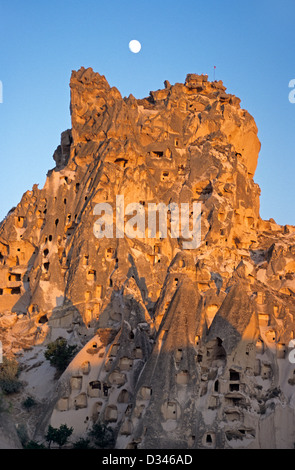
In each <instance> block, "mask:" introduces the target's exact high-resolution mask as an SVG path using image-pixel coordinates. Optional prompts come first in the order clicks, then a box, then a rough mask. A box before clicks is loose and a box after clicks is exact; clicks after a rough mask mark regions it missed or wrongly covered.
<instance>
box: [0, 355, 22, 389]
mask: <svg viewBox="0 0 295 470" xmlns="http://www.w3.org/2000/svg"><path fill="white" fill-rule="evenodd" d="M19 374H20V368H19V365H18V362H17V361H16V360H15V359H8V358H7V357H3V362H2V364H0V389H1V390H2V392H3V393H4V394H5V395H9V394H12V393H17V392H19V391H20V389H21V388H22V382H21V381H20V380H19V379H18V377H19Z"/></svg>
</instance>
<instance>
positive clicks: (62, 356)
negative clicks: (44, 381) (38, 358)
mask: <svg viewBox="0 0 295 470" xmlns="http://www.w3.org/2000/svg"><path fill="white" fill-rule="evenodd" d="M76 353H77V346H69V345H68V344H67V340H66V339H65V338H57V340H55V341H53V342H52V343H49V344H48V346H47V348H46V351H45V353H44V356H45V359H47V360H48V361H49V362H50V364H51V365H52V366H53V367H55V368H56V369H57V371H58V372H63V371H64V370H65V369H66V368H67V366H68V365H69V363H70V362H71V360H72V359H73V357H74V356H75V355H76Z"/></svg>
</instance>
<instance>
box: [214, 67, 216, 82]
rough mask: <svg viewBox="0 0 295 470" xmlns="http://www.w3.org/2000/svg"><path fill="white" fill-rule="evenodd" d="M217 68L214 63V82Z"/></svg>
mask: <svg viewBox="0 0 295 470" xmlns="http://www.w3.org/2000/svg"><path fill="white" fill-rule="evenodd" d="M215 70H216V65H214V82H215Z"/></svg>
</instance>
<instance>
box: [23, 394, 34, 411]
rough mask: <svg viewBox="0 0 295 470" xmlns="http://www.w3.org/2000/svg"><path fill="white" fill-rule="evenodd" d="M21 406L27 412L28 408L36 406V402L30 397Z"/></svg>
mask: <svg viewBox="0 0 295 470" xmlns="http://www.w3.org/2000/svg"><path fill="white" fill-rule="evenodd" d="M22 405H23V407H24V408H26V409H27V410H29V409H30V408H32V406H35V405H36V402H35V400H34V398H32V397H27V398H26V399H25V400H24V401H23V402H22Z"/></svg>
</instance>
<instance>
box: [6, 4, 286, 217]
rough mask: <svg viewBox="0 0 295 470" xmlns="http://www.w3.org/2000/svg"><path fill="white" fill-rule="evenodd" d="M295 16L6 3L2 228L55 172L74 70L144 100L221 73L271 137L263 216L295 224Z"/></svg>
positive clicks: (223, 7)
mask: <svg viewBox="0 0 295 470" xmlns="http://www.w3.org/2000/svg"><path fill="white" fill-rule="evenodd" d="M294 14H295V0H281V1H280V2H279V1H277V0H276V1H273V0H245V1H241V0H210V1H208V0H202V1H200V0H157V1H155V0H137V1H135V0H131V1H129V0H79V1H77V0H58V1H57V0H0V80H1V82H2V85H3V103H1V104H0V159H1V173H0V220H1V219H2V218H3V217H5V215H6V214H7V212H8V211H9V210H10V209H11V207H12V206H15V205H17V203H18V202H19V201H20V199H21V197H22V194H23V193H24V192H25V191H26V190H29V189H31V188H32V186H33V184H35V183H37V184H39V188H42V187H43V185H44V182H45V178H46V173H47V171H48V170H49V169H51V168H53V167H54V165H55V163H54V161H53V159H52V155H53V152H54V150H55V148H56V147H57V146H58V145H59V142H60V134H61V132H62V131H64V130H65V129H68V128H70V127H71V122H70V112H69V104H70V92H69V80H70V76H71V71H72V70H77V69H79V68H80V67H81V66H84V67H92V68H93V70H94V71H95V72H99V73H100V74H102V75H105V77H106V78H107V80H108V82H109V83H110V85H111V86H116V87H117V88H118V89H119V90H120V92H121V94H122V95H123V96H128V95H129V94H130V93H132V94H133V95H134V96H135V97H136V98H143V97H145V96H148V94H149V91H150V90H157V89H159V88H163V82H164V80H166V79H167V80H169V81H170V83H172V84H173V83H175V82H182V83H183V82H184V80H185V77H186V75H187V74H188V73H207V74H208V75H209V80H213V78H214V77H213V70H214V65H215V66H216V79H218V80H223V82H224V85H225V86H226V87H227V91H228V92H229V93H233V94H235V95H237V96H238V97H239V98H241V100H242V102H241V106H242V107H243V108H245V109H247V110H248V111H249V112H250V113H251V114H252V115H253V116H254V118H255V121H256V124H257V126H258V129H259V133H258V136H259V138H260V141H261V144H262V148H261V152H260V157H259V163H258V168H257V172H256V175H255V178H254V179H255V181H256V182H257V183H258V184H259V186H260V187H261V211H260V213H261V216H262V218H264V219H269V218H270V217H272V218H274V219H275V221H276V222H277V223H280V224H292V225H295V209H294V200H295V184H294V182H295V134H294V124H295V104H291V103H290V102H289V99H288V96H289V92H290V91H291V89H290V88H288V85H289V82H290V80H292V79H294V78H295V60H294V59H295V57H294V56H295V48H294ZM131 39H138V40H139V41H140V42H141V44H142V49H141V51H140V52H139V53H138V54H133V53H131V52H130V51H129V48H128V43H129V41H130V40H131Z"/></svg>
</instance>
